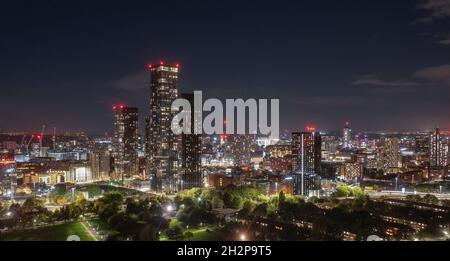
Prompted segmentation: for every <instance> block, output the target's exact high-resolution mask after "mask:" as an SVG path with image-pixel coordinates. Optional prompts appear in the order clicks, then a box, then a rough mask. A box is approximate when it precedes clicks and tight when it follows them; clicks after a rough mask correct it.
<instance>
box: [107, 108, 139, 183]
mask: <svg viewBox="0 0 450 261" xmlns="http://www.w3.org/2000/svg"><path fill="white" fill-rule="evenodd" d="M113 111H114V140H113V147H114V154H113V155H114V171H115V179H117V180H121V181H122V182H123V181H124V180H125V178H131V177H133V176H135V175H137V174H138V173H137V172H138V136H139V124H138V122H139V111H138V109H137V108H131V107H126V106H124V105H118V106H113Z"/></svg>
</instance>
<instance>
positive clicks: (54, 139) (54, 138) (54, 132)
mask: <svg viewBox="0 0 450 261" xmlns="http://www.w3.org/2000/svg"><path fill="white" fill-rule="evenodd" d="M52 141H53V150H56V127H53V137H52Z"/></svg>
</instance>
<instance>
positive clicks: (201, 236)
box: [160, 227, 223, 241]
mask: <svg viewBox="0 0 450 261" xmlns="http://www.w3.org/2000/svg"><path fill="white" fill-rule="evenodd" d="M188 230H189V231H190V232H192V234H194V237H192V238H191V239H189V241H223V239H222V237H221V235H220V234H219V233H217V232H215V231H213V230H212V229H211V228H210V229H209V232H208V231H207V230H208V228H206V227H203V228H190V229H188ZM188 230H184V232H186V231H188ZM160 241H172V240H170V239H168V238H167V236H166V235H165V234H162V235H161V237H160ZM186 241H187V240H186Z"/></svg>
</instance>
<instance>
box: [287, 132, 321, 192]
mask: <svg viewBox="0 0 450 261" xmlns="http://www.w3.org/2000/svg"><path fill="white" fill-rule="evenodd" d="M320 160H321V137H320V134H319V133H314V132H294V133H292V170H293V171H294V173H295V177H294V183H296V184H295V187H296V189H295V188H294V190H295V192H296V194H300V195H303V196H308V194H309V190H310V189H311V190H314V189H315V187H316V184H317V182H316V180H318V179H319V178H318V176H317V175H318V174H319V171H320ZM311 180H313V181H311Z"/></svg>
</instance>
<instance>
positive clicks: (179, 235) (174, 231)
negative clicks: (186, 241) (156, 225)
mask: <svg viewBox="0 0 450 261" xmlns="http://www.w3.org/2000/svg"><path fill="white" fill-rule="evenodd" d="M166 234H167V237H168V238H169V239H171V240H176V241H179V240H182V239H183V228H182V227H181V226H180V224H178V223H176V224H171V225H170V227H169V229H167V230H166Z"/></svg>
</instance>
